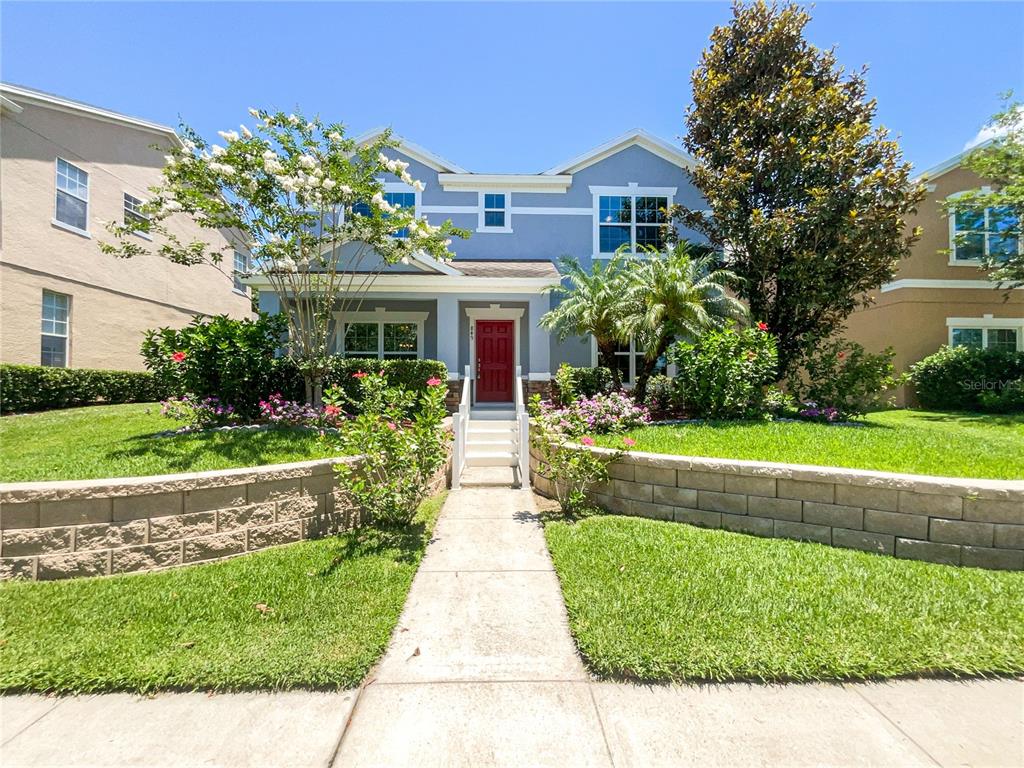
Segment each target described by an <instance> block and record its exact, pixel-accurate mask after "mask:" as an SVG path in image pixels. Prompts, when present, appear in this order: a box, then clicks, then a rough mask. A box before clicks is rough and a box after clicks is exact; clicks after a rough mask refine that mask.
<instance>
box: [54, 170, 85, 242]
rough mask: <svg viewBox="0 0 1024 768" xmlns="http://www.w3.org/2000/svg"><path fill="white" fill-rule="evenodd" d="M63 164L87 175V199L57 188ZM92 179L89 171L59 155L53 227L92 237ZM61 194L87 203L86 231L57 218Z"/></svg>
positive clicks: (55, 181) (55, 172)
mask: <svg viewBox="0 0 1024 768" xmlns="http://www.w3.org/2000/svg"><path fill="white" fill-rule="evenodd" d="M61 163H66V164H67V165H70V166H71V167H72V168H74V169H75V170H76V171H79V172H81V173H84V174H85V197H84V198H82V197H79V196H78V195H76V194H74V193H72V192H68V191H67V190H66V189H61V188H60V187H58V186H57V181H58V179H59V178H60V170H59V169H60V164H61ZM91 179H92V177H91V176H90V174H89V172H88V171H87V170H85V168H82V167H81V166H79V165H75V164H74V163H72V162H71V161H70V160H65V159H64V158H63V157H61V156H60V155H58V156H57V157H56V158H55V159H54V161H53V218H52V219H51V220H50V223H51V224H53V226H55V227H58V228H59V229H64V230H67V231H68V232H74V233H75V234H76V235H81V236H82V237H88V238H91V237H92V235H91V234H89V207H90V206H89V187H90V182H91ZM61 192H63V193H64V194H65V195H69V196H70V197H73V198H75V200H80V201H82V202H83V203H85V229H79V228H78V227H76V226H74V225H73V224H68V223H67V222H65V221H61V220H60V219H58V218H57V196H58V195H59V194H60V193H61Z"/></svg>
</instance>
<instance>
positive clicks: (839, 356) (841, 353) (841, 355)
mask: <svg viewBox="0 0 1024 768" xmlns="http://www.w3.org/2000/svg"><path fill="white" fill-rule="evenodd" d="M836 357H838V358H839V359H840V360H845V359H846V353H845V352H840V353H839V354H838V355H836Z"/></svg>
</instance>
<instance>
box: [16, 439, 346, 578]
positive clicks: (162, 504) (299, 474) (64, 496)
mask: <svg viewBox="0 0 1024 768" xmlns="http://www.w3.org/2000/svg"><path fill="white" fill-rule="evenodd" d="M352 460H353V459H333V460H332V459H325V460H317V461H303V462H297V463H294V464H276V465H269V466H263V467H251V468H244V469H227V470H219V471H213V472H196V473H190V474H181V475H162V476H156V477H134V478H123V479H113V480H81V481H60V482H39V483H7V484H3V485H0V578H2V579H10V578H16V577H22V578H29V579H67V578H72V577H77V576H104V575H110V574H117V573H129V572H132V571H144V570H154V569H159V568H171V567H174V566H179V565H187V564H189V563H196V562H201V561H205V560H216V559H220V558H224V557H231V556H234V555H240V554H243V553H245V552H253V551H255V550H259V549H265V548H266V547H270V546H274V545H276V544H285V543H288V542H292V541H299V540H300V539H308V538H313V537H316V536H320V535H323V534H326V533H333V532H337V531H340V530H345V529H347V528H350V527H352V526H354V525H356V524H357V523H358V520H357V517H358V516H357V515H356V513H355V512H353V510H352V509H351V508H350V507H349V506H348V505H346V503H345V501H344V497H343V495H342V494H341V493H340V492H339V489H338V486H337V480H336V476H335V472H334V471H333V465H334V464H335V463H337V462H338V461H352Z"/></svg>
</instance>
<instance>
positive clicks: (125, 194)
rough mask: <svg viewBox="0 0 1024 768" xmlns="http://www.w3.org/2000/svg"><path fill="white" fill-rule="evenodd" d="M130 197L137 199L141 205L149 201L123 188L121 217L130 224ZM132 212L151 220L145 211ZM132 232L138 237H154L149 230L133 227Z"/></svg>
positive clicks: (144, 238) (147, 238) (146, 238)
mask: <svg viewBox="0 0 1024 768" xmlns="http://www.w3.org/2000/svg"><path fill="white" fill-rule="evenodd" d="M129 197H130V198H131V199H132V200H137V201H138V204H139V206H140V207H141V206H143V205H145V204H146V202H147V201H146V200H144V199H143V198H141V197H136V196H135V195H133V194H132V193H131V192H125V191H124V190H122V194H121V218H122V220H123V221H124V223H125V225H127V224H128V216H127V215H126V214H127V213H128V198H129ZM133 205H134V203H133ZM132 213H134V214H135V215H136V216H139V217H141V218H143V219H146V220H147V221H148V220H149V216H147V215H146V214H144V213H139V212H138V211H132ZM132 234H133V235H135V236H136V237H141V238H142V239H143V240H152V239H153V237H152V235H150V234H149V233H148V232H140V231H138V230H135V229H133V230H132Z"/></svg>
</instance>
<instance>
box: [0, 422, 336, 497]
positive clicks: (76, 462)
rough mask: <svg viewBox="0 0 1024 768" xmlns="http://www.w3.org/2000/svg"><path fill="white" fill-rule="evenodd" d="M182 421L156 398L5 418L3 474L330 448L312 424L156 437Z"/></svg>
mask: <svg viewBox="0 0 1024 768" xmlns="http://www.w3.org/2000/svg"><path fill="white" fill-rule="evenodd" d="M180 426H181V424H180V423H178V422H174V421H172V420H170V419H168V418H165V417H163V416H161V415H160V405H159V404H158V403H137V404H132V405H96V406H90V407H88V408H69V409H67V410H61V411H46V412H44V413H34V414H30V415H26V416H4V417H3V418H0V482H19V481H26V480H84V479H90V478H98V477H127V476H131V475H161V474H169V473H174V472H199V471H202V470H207V469H227V468H229V467H248V466H255V465H259V464H276V463H279V462H287V461H302V460H304V459H316V458H321V457H324V456H329V455H331V451H330V450H329V449H328V446H327V445H326V444H324V443H323V442H321V440H320V439H319V436H318V435H317V434H316V433H315V432H311V431H307V430H303V431H299V430H286V429H280V430H263V431H250V430H239V431H229V432H205V433H197V434H189V435H174V436H172V437H156V436H155V434H156V433H158V432H162V431H166V430H170V429H176V428H178V427H180Z"/></svg>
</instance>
